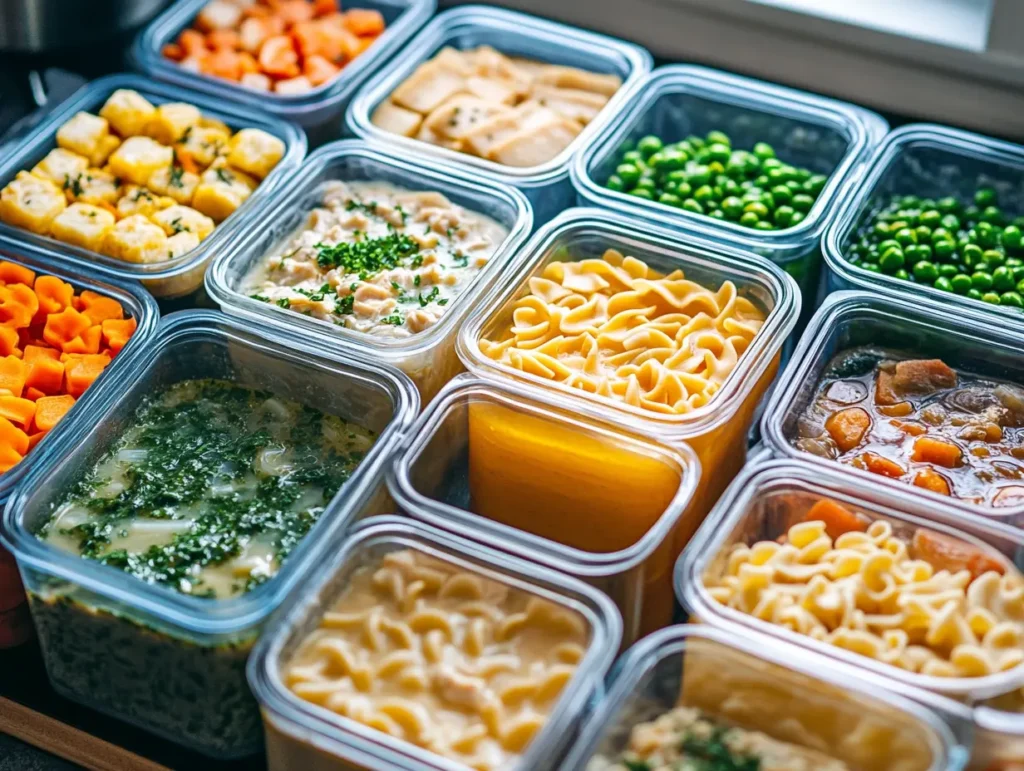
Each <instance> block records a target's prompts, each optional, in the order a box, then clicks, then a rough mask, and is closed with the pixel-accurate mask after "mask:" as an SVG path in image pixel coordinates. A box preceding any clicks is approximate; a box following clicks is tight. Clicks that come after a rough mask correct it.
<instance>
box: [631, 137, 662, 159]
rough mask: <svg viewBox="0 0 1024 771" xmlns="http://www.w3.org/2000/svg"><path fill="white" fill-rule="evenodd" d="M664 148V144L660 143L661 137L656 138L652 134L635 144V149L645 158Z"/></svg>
mask: <svg viewBox="0 0 1024 771" xmlns="http://www.w3.org/2000/svg"><path fill="white" fill-rule="evenodd" d="M664 146H665V143H664V142H662V141H661V137H657V136H655V135H654V134H649V135H647V136H645V137H643V138H642V139H641V140H640V141H639V142H637V143H636V149H637V150H638V151H639V152H641V153H643V155H644V157H645V158H649V157H650V156H652V155H654V154H655V153H656V152H658V151H659V150H661V148H663V147H664Z"/></svg>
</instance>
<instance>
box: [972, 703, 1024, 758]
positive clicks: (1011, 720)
mask: <svg viewBox="0 0 1024 771" xmlns="http://www.w3.org/2000/svg"><path fill="white" fill-rule="evenodd" d="M1022 763H1024V714H1021V713H1020V712H1017V713H1011V712H1004V711H1002V710H999V709H994V708H992V707H990V706H986V705H984V704H982V705H980V706H977V707H975V708H974V753H973V754H972V755H971V764H970V766H969V768H970V769H971V771H1016V769H1018V768H1020V765H1021V764H1022Z"/></svg>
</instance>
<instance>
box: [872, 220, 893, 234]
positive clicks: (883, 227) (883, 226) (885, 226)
mask: <svg viewBox="0 0 1024 771" xmlns="http://www.w3.org/2000/svg"><path fill="white" fill-rule="evenodd" d="M890 232H891V231H890V230H889V223H888V222H876V223H875V227H874V235H875V237H876V238H888V237H889V233H890Z"/></svg>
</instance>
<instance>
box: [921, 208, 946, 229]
mask: <svg viewBox="0 0 1024 771" xmlns="http://www.w3.org/2000/svg"><path fill="white" fill-rule="evenodd" d="M917 221H918V223H920V224H921V225H925V226H926V227H929V228H937V227H939V226H940V225H941V224H942V215H941V214H940V213H939V212H938V211H937V210H935V209H931V210H929V211H925V212H921V216H920V217H918V218H917Z"/></svg>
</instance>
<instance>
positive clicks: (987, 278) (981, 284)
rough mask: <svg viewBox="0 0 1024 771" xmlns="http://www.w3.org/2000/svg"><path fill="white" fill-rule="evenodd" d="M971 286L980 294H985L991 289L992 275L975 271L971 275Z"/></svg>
mask: <svg viewBox="0 0 1024 771" xmlns="http://www.w3.org/2000/svg"><path fill="white" fill-rule="evenodd" d="M971 286H973V287H974V288H975V289H980V290H981V291H982V292H987V291H988V290H989V289H991V288H992V274H991V273H986V272H985V271H983V270H979V271H975V272H974V273H972V274H971Z"/></svg>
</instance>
